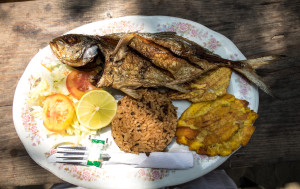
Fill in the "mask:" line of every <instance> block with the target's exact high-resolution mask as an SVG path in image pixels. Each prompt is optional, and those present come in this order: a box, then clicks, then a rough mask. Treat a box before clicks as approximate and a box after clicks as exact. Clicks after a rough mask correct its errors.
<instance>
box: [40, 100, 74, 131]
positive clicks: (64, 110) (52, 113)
mask: <svg viewBox="0 0 300 189" xmlns="http://www.w3.org/2000/svg"><path fill="white" fill-rule="evenodd" d="M74 116H75V108H74V106H73V103H72V101H71V100H70V99H69V98H68V97H67V96H66V95H63V94H54V95H51V96H48V97H47V98H46V99H45V100H44V106H43V123H44V126H45V127H46V128H47V129H48V130H49V131H52V132H62V131H64V130H66V129H67V127H68V126H70V124H71V123H72V121H73V118H74Z"/></svg>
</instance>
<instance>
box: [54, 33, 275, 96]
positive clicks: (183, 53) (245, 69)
mask: <svg viewBox="0 0 300 189" xmlns="http://www.w3.org/2000/svg"><path fill="white" fill-rule="evenodd" d="M50 47H51V49H52V51H53V52H54V54H55V55H56V56H57V58H58V59H60V60H61V61H62V62H63V63H65V64H68V65H70V66H73V67H77V68H79V67H82V66H83V67H93V66H95V65H96V66H100V67H102V68H103V70H102V71H101V72H100V73H99V74H98V79H96V80H97V81H96V83H97V84H96V86H97V87H113V88H116V89H120V90H122V91H123V92H125V93H126V94H128V95H130V96H132V97H134V98H139V95H138V94H137V93H136V92H135V89H137V88H140V87H167V88H170V89H174V90H177V91H180V92H188V91H187V90H186V89H185V88H183V87H182V86H181V84H183V83H186V82H189V81H192V80H194V79H196V78H198V77H200V76H201V75H202V74H204V73H206V72H208V71H210V70H213V69H216V68H218V67H228V68H231V69H233V70H235V71H237V72H239V73H240V74H242V75H244V76H245V77H246V78H247V79H249V80H250V81H251V82H253V83H254V84H256V85H257V86H258V87H259V88H260V89H262V90H263V91H264V92H266V93H267V94H269V95H272V93H271V91H270V89H269V87H268V86H266V85H265V84H264V83H263V82H262V81H261V79H260V77H259V76H258V75H257V74H256V73H255V70H254V68H253V67H252V66H251V65H254V66H257V65H259V64H263V63H265V62H268V61H271V60H273V59H275V58H276V56H268V57H262V58H259V59H251V60H245V61H232V60H227V59H223V58H221V57H220V56H218V55H215V54H213V53H211V52H209V51H208V50H206V49H205V48H203V47H201V46H200V45H198V44H196V43H195V42H192V41H190V40H188V39H186V38H183V37H181V36H178V35H176V33H174V32H162V33H116V34H110V35H105V36H88V35H80V34H68V35H64V36H61V37H58V38H56V39H54V40H52V41H51V42H50ZM95 60H97V61H95ZM95 62H96V63H95ZM90 64H91V66H88V65H90ZM272 96H273V95H272Z"/></svg>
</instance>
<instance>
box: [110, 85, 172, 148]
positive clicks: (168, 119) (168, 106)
mask: <svg viewBox="0 0 300 189" xmlns="http://www.w3.org/2000/svg"><path fill="white" fill-rule="evenodd" d="M138 92H139V93H140V94H142V98H141V99H140V100H136V99H133V98H131V97H129V96H125V97H123V98H122V99H121V100H120V101H119V102H118V109H117V113H116V116H115V117H114V119H113V121H112V123H111V130H112V136H113V138H114V140H115V142H116V144H117V145H118V146H119V148H120V149H121V150H122V151H125V152H131V153H144V152H145V153H149V152H155V151H163V150H164V149H165V148H166V146H167V145H168V144H169V143H170V142H171V141H172V139H173V138H174V136H175V131H176V126H177V118H176V109H175V107H174V106H173V104H172V102H171V100H170V99H169V98H168V97H167V95H166V94H161V93H159V92H158V91H154V90H146V89H142V90H139V91H138Z"/></svg>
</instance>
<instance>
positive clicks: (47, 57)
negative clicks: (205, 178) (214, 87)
mask: <svg viewBox="0 0 300 189" xmlns="http://www.w3.org/2000/svg"><path fill="white" fill-rule="evenodd" d="M134 31H137V32H149V33H152V32H163V31H175V32H177V34H178V35H181V36H183V37H186V38H188V39H190V40H192V41H195V42H197V43H198V44H200V45H201V46H203V47H205V48H207V49H208V50H210V51H213V52H214V53H216V54H218V55H220V56H222V57H223V58H226V59H231V60H238V59H245V57H244V55H243V54H242V53H241V52H240V51H239V50H238V48H237V47H236V46H235V45H234V44H233V43H232V42H231V41H230V40H229V39H227V38H226V37H225V36H223V35H221V34H219V33H216V32H214V31H212V30H210V29H208V28H207V27H205V26H203V25H201V24H198V23H195V22H192V21H189V20H185V19H180V18H174V17H166V16H127V17H122V18H116V19H110V20H104V21H99V22H94V23H90V24H86V25H83V26H81V27H79V28H76V29H74V30H72V31H70V32H68V33H82V34H91V35H95V34H97V35H104V34H110V33H115V32H134ZM42 61H43V62H45V61H57V59H56V58H55V56H54V55H53V54H52V52H51V50H50V48H49V45H48V46H47V47H45V48H44V49H42V50H40V51H39V52H38V53H37V54H36V55H35V56H34V58H33V59H32V60H31V61H30V63H29V64H28V66H27V68H26V69H25V71H24V73H23V75H22V77H21V79H20V81H19V83H18V86H17V88H16V91H15V96H14V103H13V119H14V124H15V128H16V131H17V133H18V135H19V137H20V139H21V141H22V143H23V144H24V146H25V148H26V150H27V152H28V154H29V155H30V156H31V158H32V159H33V160H34V161H35V162H36V163H38V164H39V165H40V166H42V167H43V168H45V169H47V170H49V171H50V172H52V173H53V174H55V175H56V176H58V177H59V178H61V179H63V180H65V181H67V182H70V183H72V184H75V185H78V186H82V187H87V188H159V187H164V186H170V185H177V184H181V183H184V182H187V181H190V180H193V179H195V178H197V177H200V176H202V175H204V174H206V173H208V172H210V171H212V170H213V169H215V168H216V167H218V166H219V165H221V164H222V163H223V162H224V161H225V160H226V159H228V157H219V156H215V157H207V156H204V155H198V154H194V160H195V166H194V167H193V168H191V169H186V170H166V169H148V168H132V167H130V166H126V165H118V166H109V167H104V168H96V167H83V166H75V165H61V164H54V163H49V162H47V157H48V156H49V155H50V154H52V153H54V152H55V151H53V149H51V148H52V147H53V145H55V144H57V143H58V141H65V140H72V137H71V138H68V139H66V138H65V137H61V136H58V137H56V138H55V139H53V137H49V136H48V134H49V132H47V131H46V129H45V128H44V126H43V125H42V120H39V119H36V118H35V117H33V116H31V114H30V111H32V110H31V109H29V108H28V106H27V104H26V99H27V98H28V93H29V92H30V90H31V89H32V86H34V78H35V76H36V75H37V74H38V73H39V72H40V71H41V69H43V68H42V66H41V64H40V63H41V62H42ZM228 92H229V93H231V94H233V95H235V97H237V98H239V99H244V100H247V101H248V102H249V107H250V108H251V109H252V110H254V111H256V112H257V109H258V91H257V88H256V87H254V86H252V85H251V84H249V83H248V82H247V81H246V80H245V79H244V78H243V77H240V76H239V75H237V74H236V73H233V74H232V77H231V81H230V85H229V88H228ZM174 104H175V105H176V106H177V107H178V117H179V116H180V115H181V113H182V112H183V111H184V110H185V109H186V108H187V107H188V106H189V103H187V102H186V101H177V102H174ZM105 135H107V136H110V130H109V129H107V131H106V133H105ZM169 148H170V149H175V148H184V149H186V147H185V146H182V145H178V144H177V143H176V142H173V143H172V144H171V145H170V146H169Z"/></svg>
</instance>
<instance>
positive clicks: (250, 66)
mask: <svg viewBox="0 0 300 189" xmlns="http://www.w3.org/2000/svg"><path fill="white" fill-rule="evenodd" d="M282 57H285V55H272V56H264V57H260V58H255V59H248V60H242V61H238V62H240V63H242V68H233V69H234V70H236V71H237V72H239V73H241V74H242V75H244V76H245V77H246V78H247V79H248V80H250V81H251V82H252V83H254V84H255V85H257V86H258V87H259V88H260V89H261V90H262V91H264V92H265V93H267V94H268V95H270V96H272V97H275V98H278V97H276V96H275V95H274V94H273V93H272V91H271V89H270V87H269V86H267V85H266V84H265V83H264V82H263V81H262V79H261V77H260V76H258V75H257V74H256V72H255V69H257V68H259V67H261V66H263V65H266V64H269V63H271V62H272V61H273V60H276V59H279V58H282Z"/></svg>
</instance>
